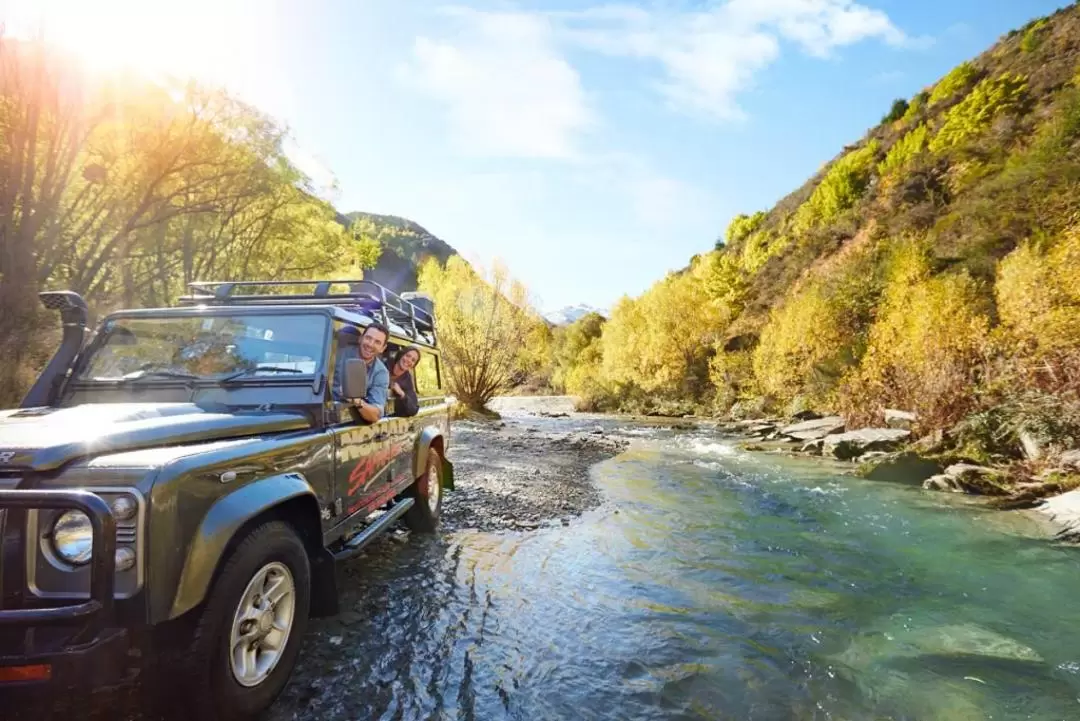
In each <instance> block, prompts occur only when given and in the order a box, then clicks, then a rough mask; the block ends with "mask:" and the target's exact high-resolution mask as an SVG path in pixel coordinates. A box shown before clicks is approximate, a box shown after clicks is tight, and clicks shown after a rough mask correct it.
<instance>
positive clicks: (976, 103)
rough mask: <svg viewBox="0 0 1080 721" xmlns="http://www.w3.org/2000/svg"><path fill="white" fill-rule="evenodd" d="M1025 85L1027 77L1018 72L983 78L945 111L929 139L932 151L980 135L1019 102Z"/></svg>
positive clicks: (950, 146) (955, 144)
mask: <svg viewBox="0 0 1080 721" xmlns="http://www.w3.org/2000/svg"><path fill="white" fill-rule="evenodd" d="M1026 87H1027V83H1026V81H1025V79H1024V76H1022V75H1018V74H1017V75H1009V74H1006V75H1001V76H999V77H997V78H987V79H985V80H983V81H982V82H980V83H979V84H978V85H976V86H975V88H974V89H973V90H972V91H971V92H970V93H969V94H968V96H967V97H965V98H964V99H963V100H962V101H960V102H959V103H957V104H956V105H954V106H953V107H952V108H950V109H949V112H948V113H946V114H945V122H944V123H943V124H942V126H941V129H940V130H938V132H937V135H935V136H934V138H933V140H931V141H930V151H931V152H933V153H941V152H943V151H946V150H949V149H951V148H955V147H957V146H960V145H964V144H966V143H968V142H970V141H971V140H973V139H974V138H976V137H978V136H979V135H981V134H982V133H984V132H985V131H986V130H987V129H989V127H990V125H991V124H992V123H993V122H994V119H995V118H996V117H997V116H998V115H1000V114H1002V113H1004V112H1008V111H1010V110H1012V109H1014V108H1016V107H1018V106H1019V105H1020V103H1021V101H1022V100H1023V97H1024V92H1025V90H1026Z"/></svg>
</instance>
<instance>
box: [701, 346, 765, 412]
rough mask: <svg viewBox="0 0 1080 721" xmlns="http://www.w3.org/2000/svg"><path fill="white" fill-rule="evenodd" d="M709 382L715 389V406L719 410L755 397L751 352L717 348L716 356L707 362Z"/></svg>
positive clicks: (755, 389)
mask: <svg viewBox="0 0 1080 721" xmlns="http://www.w3.org/2000/svg"><path fill="white" fill-rule="evenodd" d="M709 381H710V382H711V383H712V384H713V387H715V388H716V392H717V398H716V405H717V407H718V408H721V409H726V408H730V407H731V406H732V405H734V404H735V403H736V402H738V401H740V400H743V399H744V398H748V397H751V396H754V395H757V392H758V388H757V383H756V380H755V378H754V354H753V352H752V351H745V350H744V351H732V352H727V351H724V350H723V349H721V348H717V350H716V355H714V356H713V357H712V360H710V361H709Z"/></svg>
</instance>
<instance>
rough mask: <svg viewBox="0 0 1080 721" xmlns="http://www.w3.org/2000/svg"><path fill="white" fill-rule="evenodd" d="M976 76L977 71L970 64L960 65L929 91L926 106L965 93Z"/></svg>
mask: <svg viewBox="0 0 1080 721" xmlns="http://www.w3.org/2000/svg"><path fill="white" fill-rule="evenodd" d="M978 74H979V71H978V70H976V69H975V66H974V65H972V64H971V63H969V62H965V63H960V64H959V65H957V66H956V67H955V68H953V69H952V70H950V71H949V74H948V75H946V76H945V77H943V78H942V79H941V80H939V81H938V83H937V85H935V86H934V87H933V89H932V90H931V91H930V97H929V98H927V105H928V106H931V107H933V106H934V105H937V104H938V103H940V102H942V101H944V100H948V99H949V98H951V97H953V96H954V95H956V94H958V93H962V92H964V91H966V90H967V89H968V88H969V87H970V86H971V83H972V82H974V80H975V78H976V77H977V76H978Z"/></svg>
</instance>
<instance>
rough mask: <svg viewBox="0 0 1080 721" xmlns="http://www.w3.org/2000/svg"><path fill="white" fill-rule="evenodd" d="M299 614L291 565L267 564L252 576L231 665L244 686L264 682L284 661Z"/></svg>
mask: <svg viewBox="0 0 1080 721" xmlns="http://www.w3.org/2000/svg"><path fill="white" fill-rule="evenodd" d="M295 617H296V582H295V581H294V580H293V575H292V572H291V571H290V570H289V568H288V566H286V565H285V564H283V563H280V562H278V561H273V562H271V563H268V564H266V565H265V566H263V567H262V568H260V569H259V570H258V572H256V573H255V575H254V576H252V578H251V580H250V581H249V582H248V585H247V588H245V589H244V593H243V595H242V596H241V597H240V603H239V605H238V606H237V608H236V613H234V614H233V623H232V632H231V633H230V635H229V666H230V668H231V669H232V673H233V677H234V678H235V679H236V682H237V683H238V684H240V685H241V686H245V687H247V688H251V687H253V686H258V685H259V684H261V683H262V682H264V681H265V680H266V679H267V678H268V677H269V676H270V674H271V673H273V671H274V669H275V668H276V667H277V665H278V662H280V661H281V657H282V655H284V653H285V647H286V646H287V645H288V643H289V636H290V635H291V633H292V628H293V621H294V620H295Z"/></svg>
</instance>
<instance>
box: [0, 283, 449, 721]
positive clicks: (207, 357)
mask: <svg viewBox="0 0 1080 721" xmlns="http://www.w3.org/2000/svg"><path fill="white" fill-rule="evenodd" d="M41 300H42V302H43V303H44V304H45V306H46V307H48V308H51V309H53V310H57V311H59V313H60V316H61V319H62V323H63V338H62V341H61V343H60V346H59V349H58V350H57V352H56V354H55V356H54V357H53V358H52V360H51V361H50V363H49V364H48V366H47V367H46V368H45V370H44V371H43V372H42V374H41V376H40V377H39V378H38V380H37V382H36V383H35V384H34V386H33V387H32V388H31V389H30V391H29V393H28V394H27V396H26V398H25V399H24V401H23V402H22V404H21V406H20V407H19V408H17V409H13V410H6V411H0V708H5V707H7V708H10V706H9V705H8V704H9V703H11V702H10V701H8V700H5V697H9V698H11V697H14V695H15V694H17V693H26V692H37V691H41V690H48V691H49V695H50V696H53V695H54V694H55V693H56V692H60V693H66V692H67V691H69V690H71V689H80V690H85V689H88V688H100V687H108V686H110V685H114V684H118V683H127V682H128V681H129V680H131V679H132V678H133V677H141V680H140V682H139V683H138V684H137V685H138V686H141V687H147V688H158V689H166V688H167V689H169V690H173V691H178V692H180V693H179V696H180V698H181V699H182V701H183V703H185V704H187V707H188V709H187V711H186V713H185V715H186V716H187V717H189V718H199V719H202V720H209V719H241V718H250V717H252V716H254V715H256V714H258V713H259V712H260V711H262V710H264V709H265V708H267V707H268V706H269V705H270V704H272V703H273V701H274V699H275V698H276V697H277V696H278V694H279V693H280V692H281V690H282V689H283V688H284V686H285V683H286V682H287V680H288V678H289V676H290V673H291V672H292V669H293V666H294V664H295V663H296V659H297V655H298V653H299V650H300V645H301V642H302V639H303V635H304V631H305V627H306V623H307V619H308V618H309V616H321V615H333V614H335V613H336V612H337V580H336V579H337V575H336V568H337V564H338V563H339V562H341V561H343V560H346V559H349V558H350V557H352V556H355V555H357V554H358V553H359V552H360V551H361V550H362V549H363V548H364V547H365V546H366V544H368V543H369V542H370V541H371V540H372V539H373V538H375V537H376V536H377V535H378V534H379V533H381V532H383V531H385V530H387V529H389V528H390V527H391V526H392V525H393V524H395V522H398V521H399V520H400V521H402V522H404V523H405V524H407V525H408V527H409V528H410V529H412V530H413V531H416V532H420V533H430V532H433V531H435V530H436V529H437V526H438V519H439V511H440V508H441V503H442V498H443V491H444V490H449V489H451V488H452V487H453V467H452V466H451V464H450V463H449V461H448V460H447V455H446V453H447V449H448V445H449V440H450V414H449V409H450V404H451V402H450V401H449V400H448V399H447V397H446V394H445V392H444V383H443V378H444V369H443V368H442V366H441V364H440V361H441V359H440V352H439V343H438V337H437V333H436V324H435V314H434V308H433V307H432V304H431V302H430V300H429V299H427V298H426V297H424V296H420V295H419V294H402V295H397V294H395V293H392V292H390V291H389V290H387V289H386V288H384V287H382V286H379V285H378V284H375V283H372V282H368V281H269V282H267V281H243V282H219V283H193V284H191V286H190V288H189V292H188V295H186V296H184V297H183V298H181V299H180V302H179V304H178V305H177V306H174V307H167V308H155V309H139V310H124V311H119V312H114V313H111V314H109V315H108V316H106V317H105V318H103V320H102V321H101V323H100V324H99V325H98V326H97V328H96V330H95V331H94V332H92V333H91V332H90V330H89V329H88V326H87V320H88V311H87V305H86V303H85V302H84V301H83V299H82V298H81V297H80V296H78V295H77V294H75V293H72V292H68V291H60V292H47V293H42V294H41ZM373 321H379V322H380V323H382V324H383V325H384V326H386V327H387V328H389V329H390V336H389V339H388V343H389V347H388V349H387V351H388V354H389V353H393V352H394V351H395V349H396V348H400V347H401V346H405V345H408V346H415V347H417V348H418V349H419V351H420V356H421V357H420V361H419V363H418V364H417V366H416V368H415V369H414V377H415V384H416V388H417V395H418V397H419V404H420V410H419V413H418V414H416V415H415V416H412V417H406V418H399V417H393V416H392V415H388V416H386V417H384V418H383V419H382V420H380V421H379V422H377V423H374V424H365V423H364V422H363V421H362V420H361V419H360V418H359V415H358V413H357V411H356V409H355V408H354V407H353V405H352V404H351V403H349V402H347V401H346V400H343V399H342V398H340V397H338V396H339V395H340V396H342V397H343V398H345V399H351V398H361V397H363V396H364V391H365V383H366V376H365V366H364V364H363V362H362V361H359V360H349V361H346V362H344V363H336V362H335V360H336V359H338V354H340V353H343V352H345V350H346V344H347V343H349V342H350V341H349V339H353V341H352V342H355V339H356V338H357V336H358V334H359V333H362V332H363V329H364V328H365V327H366V326H367V325H369V324H371V323H372V322H373ZM349 329H351V330H352V332H347V331H348V330H349ZM336 368H337V369H342V370H339V371H338V372H339V373H340V374H341V375H342V376H343V377H342V378H339V379H336V378H335V377H334V374H335V369H336ZM335 381H336V382H337V387H340V388H341V389H342V392H341V393H340V394H336V393H334V392H333V388H334V387H335ZM163 681H164V683H162V682H163Z"/></svg>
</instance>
